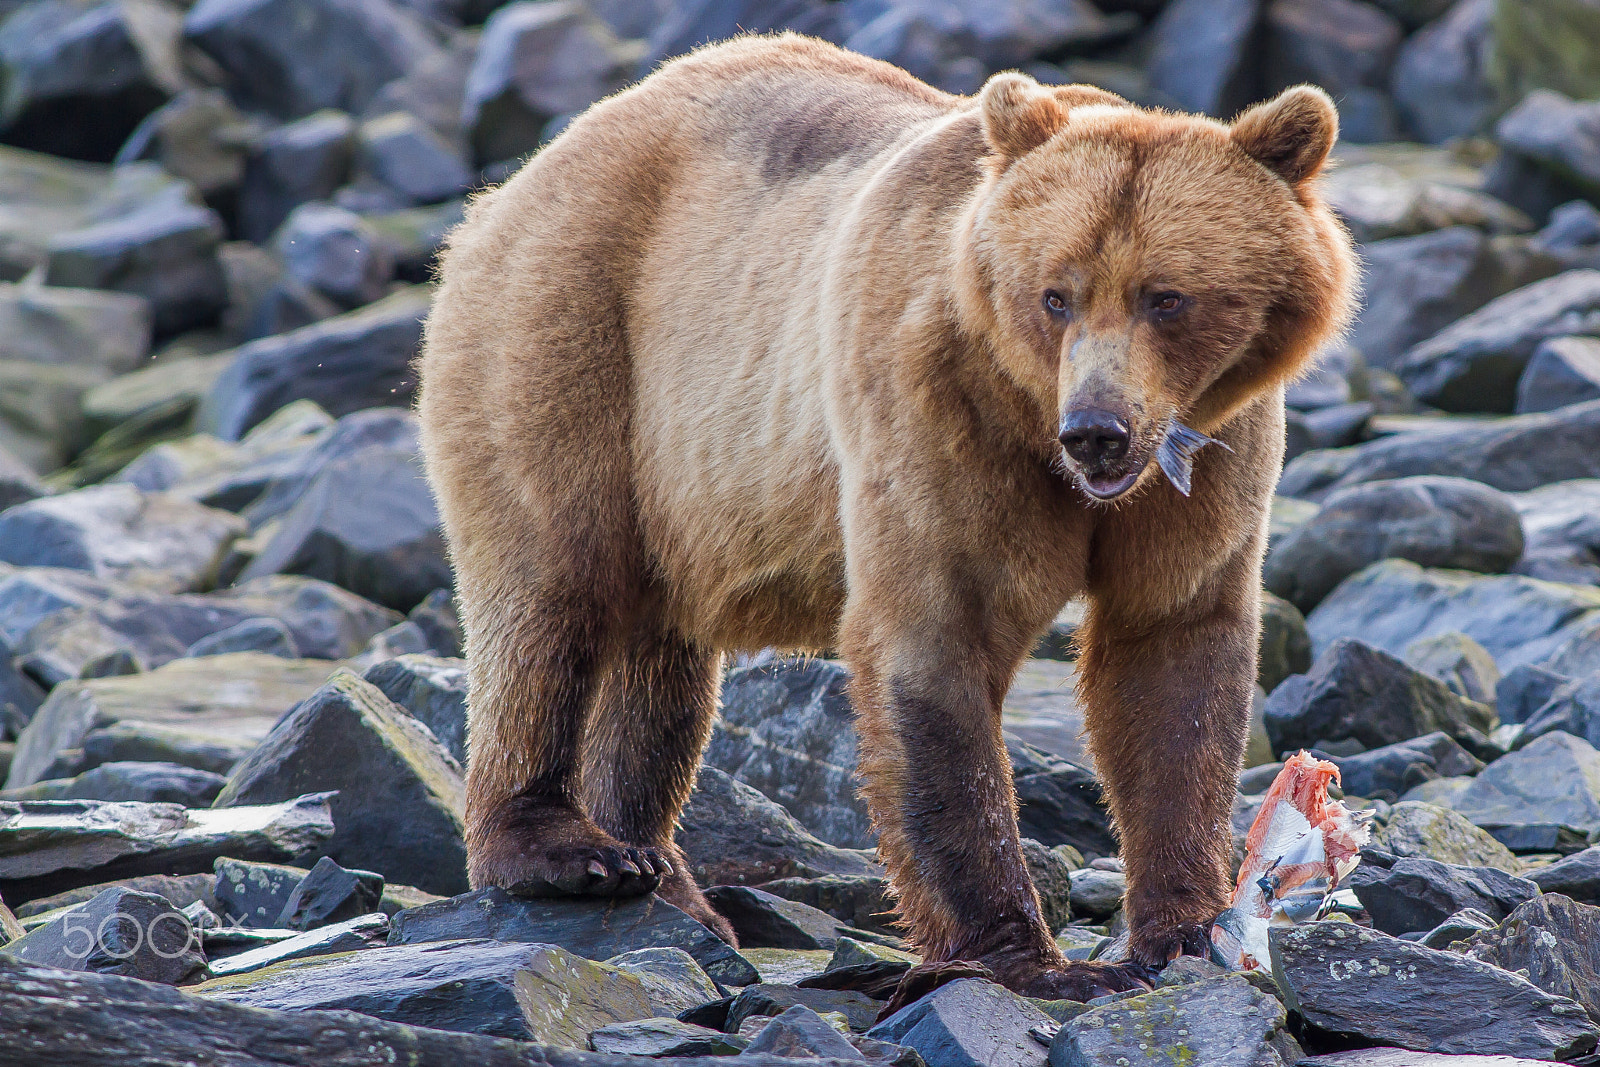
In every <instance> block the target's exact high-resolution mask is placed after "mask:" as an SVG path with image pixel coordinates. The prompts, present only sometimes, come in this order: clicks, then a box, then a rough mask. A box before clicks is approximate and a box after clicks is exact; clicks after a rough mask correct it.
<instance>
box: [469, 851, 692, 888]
mask: <svg viewBox="0 0 1600 1067" xmlns="http://www.w3.org/2000/svg"><path fill="white" fill-rule="evenodd" d="M515 866H516V867H517V868H520V869H519V870H517V871H516V872H515V876H514V877H512V878H501V879H496V881H497V882H498V884H500V885H503V886H504V887H505V889H506V891H507V892H508V893H511V894H512V895H514V896H519V897H637V896H643V895H644V894H646V893H653V892H655V889H656V887H657V886H659V885H660V884H661V879H662V878H664V877H666V876H667V875H669V874H671V873H672V864H670V863H668V862H667V860H666V857H664V856H663V855H662V854H661V853H660V852H658V851H656V850H655V849H653V848H631V847H629V846H626V845H619V846H610V845H600V846H592V845H555V846H551V847H548V848H532V849H528V850H526V851H525V852H523V854H522V855H521V856H519V857H517V862H516V864H515Z"/></svg>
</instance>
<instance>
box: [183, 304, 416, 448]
mask: <svg viewBox="0 0 1600 1067" xmlns="http://www.w3.org/2000/svg"><path fill="white" fill-rule="evenodd" d="M428 300H429V294H428V293H427V292H426V291H414V290H404V291H401V292H397V293H395V294H393V295H391V296H388V297H385V298H384V299H382V300H380V301H378V302H377V303H375V304H370V305H368V306H367V307H364V308H361V309H360V310H358V311H352V312H349V313H347V314H344V315H339V316H337V317H335V318H331V319H326V320H324V321H322V322H318V323H315V324H313V325H311V326H306V327H303V328H301V329H298V330H293V331H291V332H289V333H285V334H279V335H278V336H276V337H264V338H262V339H261V340H258V341H252V342H251V343H249V344H247V345H244V346H242V347H240V348H239V349H237V350H236V351H235V353H234V355H233V357H232V359H231V361H230V362H229V363H228V366H227V369H226V370H224V371H223V372H222V374H221V375H220V376H219V377H218V379H217V382H216V384H215V385H214V386H212V388H211V391H210V392H209V393H207V394H206V397H205V399H204V400H203V401H202V402H201V405H200V414H199V416H198V417H197V424H198V425H199V427H200V428H201V429H203V430H205V431H206V432H208V433H213V434H215V435H216V436H218V437H221V438H223V439H224V440H229V441H237V440H238V439H239V438H241V437H243V436H244V435H245V433H246V432H248V431H249V430H250V428H251V427H253V426H255V425H256V424H258V423H260V422H261V421H262V420H263V419H265V418H266V417H267V416H268V415H270V414H272V413H273V412H274V411H277V410H278V409H279V408H281V407H283V406H285V405H286V404H289V403H290V402H292V401H295V400H302V399H304V400H315V401H316V402H317V403H318V404H320V405H321V406H322V407H323V409H324V410H326V411H328V412H329V413H330V414H333V415H335V416H338V415H345V414H348V413H350V412H352V411H359V410H361V409H362V408H373V407H380V406H384V405H397V404H399V405H403V404H407V403H409V402H410V400H411V394H412V391H413V390H414V389H415V388H416V375H415V374H414V372H413V371H412V369H411V361H412V360H413V359H414V358H415V357H416V354H417V345H418V343H419V342H420V340H421V337H422V320H423V318H424V316H425V315H426V314H427V311H428Z"/></svg>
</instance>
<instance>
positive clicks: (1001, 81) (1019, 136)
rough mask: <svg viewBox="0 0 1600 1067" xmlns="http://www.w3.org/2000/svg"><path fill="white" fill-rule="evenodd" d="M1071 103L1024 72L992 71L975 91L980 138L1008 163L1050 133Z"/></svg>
mask: <svg viewBox="0 0 1600 1067" xmlns="http://www.w3.org/2000/svg"><path fill="white" fill-rule="evenodd" d="M1074 88H1078V87H1077V86H1074ZM1107 95H1109V94H1107ZM1072 104H1073V101H1071V100H1063V99H1062V98H1061V97H1060V96H1058V95H1057V94H1056V93H1055V92H1052V91H1051V90H1049V89H1046V88H1045V87H1044V86H1042V85H1040V84H1039V83H1038V82H1036V81H1034V80H1033V79H1032V78H1030V77H1028V76H1027V75H1026V74H1018V73H1017V72H1016V71H1006V72H1005V73H1003V74H996V75H995V76H994V77H992V78H990V79H989V80H988V81H987V82H985V83H984V86H983V91H982V92H980V93H979V94H978V114H979V116H980V117H981V118H982V120H983V139H984V140H985V141H987V142H989V147H990V148H991V149H992V150H993V151H994V154H995V155H996V156H998V157H1000V160H1001V161H1002V163H1011V162H1013V161H1015V160H1017V159H1020V158H1022V157H1023V156H1025V155H1027V154H1028V153H1029V152H1031V151H1033V150H1034V149H1035V148H1038V147H1039V146H1040V145H1042V144H1044V143H1045V142H1046V141H1048V140H1049V139H1050V138H1051V137H1052V136H1054V134H1055V132H1056V131H1057V130H1059V129H1060V128H1061V127H1062V124H1064V123H1065V122H1066V121H1067V109H1068V108H1069V107H1071V106H1072Z"/></svg>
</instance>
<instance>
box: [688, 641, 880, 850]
mask: <svg viewBox="0 0 1600 1067" xmlns="http://www.w3.org/2000/svg"><path fill="white" fill-rule="evenodd" d="M849 680H850V673H849V671H847V670H846V669H845V668H844V667H843V666H841V665H839V664H838V663H834V662H831V661H828V660H809V661H803V662H785V661H783V660H779V659H775V658H768V659H766V660H765V661H761V660H758V661H757V662H756V663H755V664H753V665H751V666H748V667H739V668H736V669H734V670H732V671H729V672H728V674H727V676H726V677H725V678H724V679H723V683H722V700H721V708H720V711H719V716H718V721H717V722H716V724H715V725H714V727H713V731H712V736H711V742H710V744H709V745H708V746H707V747H706V753H705V763H706V765H707V766H710V767H716V768H718V769H719V770H723V771H727V772H728V773H729V774H731V775H732V776H733V777H735V778H737V779H738V780H739V781H741V782H744V783H746V784H747V785H752V786H754V787H755V788H757V789H759V790H760V791H761V792H762V793H764V794H766V795H767V796H768V797H770V798H772V799H773V800H775V801H777V802H778V803H779V804H781V805H783V807H784V808H785V809H786V810H787V811H788V812H789V813H790V814H791V815H793V816H794V817H795V818H796V819H797V820H799V821H800V823H801V825H803V826H805V827H806V829H808V830H810V831H811V832H812V833H814V834H816V835H817V836H818V837H820V838H822V839H823V840H824V841H827V842H829V843H830V844H835V845H839V846H842V847H846V848H864V847H866V846H869V845H871V844H872V843H873V841H874V835H873V833H872V824H871V819H870V818H869V816H868V815H867V811H866V804H865V802H864V801H862V800H861V799H860V797H859V796H857V790H858V789H859V788H860V782H859V780H858V779H857V778H856V774H855V766H856V734H855V728H854V723H855V712H854V711H853V710H852V709H851V707H850V700H849V697H848V695H847V693H846V690H845V687H846V686H847V685H848V684H849Z"/></svg>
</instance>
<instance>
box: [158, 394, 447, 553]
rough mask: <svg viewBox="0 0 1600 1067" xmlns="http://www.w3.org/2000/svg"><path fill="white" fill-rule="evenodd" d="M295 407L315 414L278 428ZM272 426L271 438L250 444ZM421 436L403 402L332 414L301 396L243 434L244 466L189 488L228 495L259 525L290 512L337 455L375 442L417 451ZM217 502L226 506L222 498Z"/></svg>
mask: <svg viewBox="0 0 1600 1067" xmlns="http://www.w3.org/2000/svg"><path fill="white" fill-rule="evenodd" d="M295 410H298V411H300V412H301V413H304V414H306V415H307V416H311V415H312V414H313V413H315V414H316V416H317V417H316V418H310V417H308V418H306V419H304V420H301V419H295V420H292V421H287V420H286V424H285V425H283V426H282V427H281V432H278V431H276V430H274V427H275V424H277V423H279V421H280V420H284V419H285V416H286V415H287V414H288V413H289V412H291V411H295ZM269 431H271V432H270V440H261V441H260V442H259V443H257V444H252V442H256V441H257V439H258V437H261V436H262V435H268V434H269ZM417 442H418V428H417V419H416V416H415V415H413V414H412V413H411V412H409V411H406V410H405V409H403V408H396V407H377V408H366V409H364V410H361V411H354V412H351V413H350V414H348V415H345V416H343V417H341V418H339V419H338V420H334V419H332V418H330V417H328V415H327V413H326V412H324V411H323V410H322V409H321V408H320V407H318V406H317V405H316V404H315V403H313V402H312V401H309V400H297V401H295V402H293V403H292V404H290V405H288V406H287V407H284V408H280V409H279V410H278V411H277V412H275V413H274V414H272V415H271V416H269V417H268V418H267V419H266V420H265V421H263V422H261V423H259V424H258V425H257V426H256V428H255V429H253V430H251V431H250V432H249V433H248V434H246V435H245V437H244V439H243V440H242V441H241V442H240V445H239V447H240V450H241V452H249V453H253V454H252V455H248V456H240V457H239V458H240V459H241V460H243V461H244V465H243V469H239V465H238V464H233V465H232V468H231V469H230V470H229V471H228V472H227V474H226V475H224V476H223V478H224V480H223V482H222V484H221V485H216V484H212V485H205V479H204V478H203V477H202V478H200V479H197V481H198V482H199V483H200V485H197V486H195V487H194V488H192V489H190V490H189V491H190V492H194V491H196V490H199V491H201V492H202V493H203V494H204V495H203V496H202V499H213V498H215V497H225V498H226V501H227V505H226V506H229V507H235V508H242V509H243V514H244V516H245V518H246V519H248V520H249V521H250V525H251V527H252V528H253V529H257V530H260V529H262V528H263V527H265V526H267V525H268V524H269V523H271V521H272V520H273V519H277V518H281V517H282V516H283V515H284V514H286V513H287V512H288V510H289V509H290V508H291V507H293V506H294V503H295V501H297V500H298V499H300V497H301V496H303V495H304V494H305V491H306V487H307V486H309V485H310V484H311V482H312V480H313V479H315V478H316V476H317V474H318V473H319V472H320V471H321V470H322V468H323V467H325V466H326V465H327V464H328V463H330V462H332V461H333V460H336V459H346V458H349V457H350V456H353V455H355V454H356V453H357V452H360V451H362V450H363V449H365V448H368V447H371V446H384V447H388V448H393V449H395V450H396V451H406V452H414V451H416V449H417ZM201 486H204V488H201ZM216 503H217V504H218V505H219V506H222V501H221V500H217V501H216Z"/></svg>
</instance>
